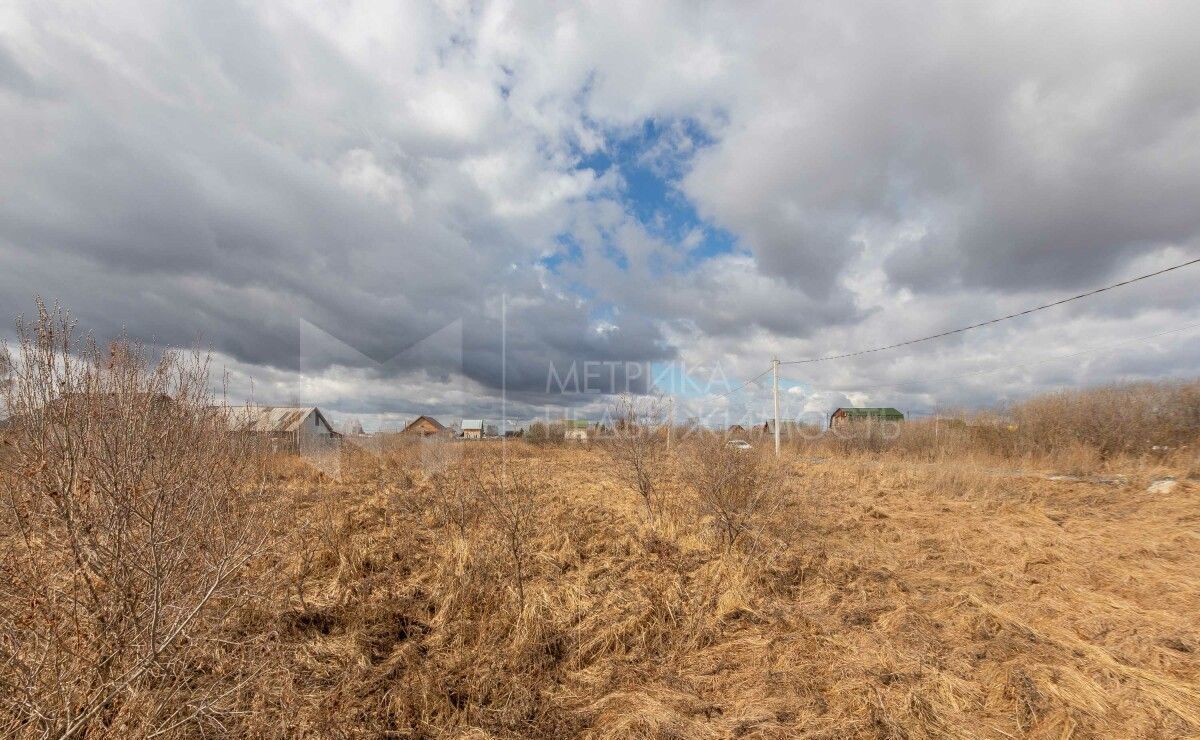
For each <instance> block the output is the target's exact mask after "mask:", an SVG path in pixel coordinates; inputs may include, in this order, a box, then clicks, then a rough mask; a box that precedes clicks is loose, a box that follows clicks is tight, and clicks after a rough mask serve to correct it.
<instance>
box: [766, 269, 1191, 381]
mask: <svg viewBox="0 0 1200 740" xmlns="http://www.w3.org/2000/svg"><path fill="white" fill-rule="evenodd" d="M1198 263H1200V258H1197V259H1194V260H1189V261H1187V262H1183V263H1181V264H1178V265H1173V266H1171V267H1166V268H1163V269H1162V270H1157V271H1155V272H1150V273H1147V274H1145V275H1139V276H1137V277H1135V278H1130V279H1128V280H1122V281H1121V282H1119V283H1113V284H1112V285H1106V286H1104V287H1103V288H1096V289H1094V290H1089V291H1087V292H1086V293H1080V294H1079V295H1073V296H1071V297H1070V298H1062V299H1060V300H1057V301H1054V302H1052V303H1044V304H1042V305H1040V306H1034V307H1033V308H1027V309H1025V310H1024V311H1018V312H1017V313H1010V314H1008V315H1007V316H1001V317H999V318H995V319H990V320H988V321H981V322H979V323H978V324H971V325H970V326H963V327H960V328H958V329H951V330H950V331H944V332H940V333H938V334H930V335H929V336H927V337H919V338H917V339H909V340H907V341H904V342H897V343H895V344H889V345H886V346H883V347H872V348H871V349H863V350H858V351H857V352H846V353H845V354H840V355H829V356H828V357H813V358H810V359H807V360H788V361H785V362H781V363H780V364H781V365H806V364H809V363H813V362H827V361H829V360H842V359H845V358H847V357H858V356H859V355H867V354H871V353H872V352H883V351H884V350H889V349H896V348H897V347H906V346H908V345H910V344H917V343H919V342H928V341H929V340H931V339H940V338H941V337H948V336H950V335H952V334H961V333H963V332H965V331H970V330H971V329H978V328H980V327H982V326H990V325H991V324H998V323H1000V322H1001V321H1008V320H1009V319H1015V318H1018V317H1020V316H1027V315H1029V314H1031V313H1034V312H1035V311H1042V310H1044V309H1047V308H1053V307H1055V306H1061V305H1062V304H1064V303H1070V302H1071V301H1077V300H1079V299H1080V298H1087V297H1088V296H1093V295H1096V294H1097V293H1103V292H1104V291H1106V290H1112V289H1114V288H1120V287H1122V286H1124V285H1129V284H1131V283H1136V282H1138V281H1139V280H1146V279H1147V278H1152V277H1156V276H1158V275H1162V274H1164V273H1168V272H1171V271H1172V270H1179V269H1182V268H1184V267H1188V266H1190V265H1195V264H1198ZM765 374H766V373H763V375H765ZM760 377H761V376H760Z"/></svg>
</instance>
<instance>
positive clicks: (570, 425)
mask: <svg viewBox="0 0 1200 740" xmlns="http://www.w3.org/2000/svg"><path fill="white" fill-rule="evenodd" d="M587 428H588V420H587V419H567V429H587Z"/></svg>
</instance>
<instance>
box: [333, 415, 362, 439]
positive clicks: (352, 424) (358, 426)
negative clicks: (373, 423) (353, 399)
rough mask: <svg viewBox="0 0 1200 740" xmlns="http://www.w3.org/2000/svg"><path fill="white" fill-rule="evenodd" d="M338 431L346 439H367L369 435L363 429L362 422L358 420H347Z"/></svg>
mask: <svg viewBox="0 0 1200 740" xmlns="http://www.w3.org/2000/svg"><path fill="white" fill-rule="evenodd" d="M337 431H338V432H339V433H341V434H342V435H343V436H346V437H365V436H366V434H367V432H366V430H364V429H363V425H362V422H361V421H359V420H358V419H347V420H346V421H344V422H342V425H341V428H340V429H338V430H337Z"/></svg>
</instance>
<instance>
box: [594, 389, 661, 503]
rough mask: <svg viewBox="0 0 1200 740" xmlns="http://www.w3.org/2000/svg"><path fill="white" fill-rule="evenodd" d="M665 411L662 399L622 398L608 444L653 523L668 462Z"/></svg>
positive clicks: (618, 469)
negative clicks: (659, 489)
mask: <svg viewBox="0 0 1200 740" xmlns="http://www.w3.org/2000/svg"><path fill="white" fill-rule="evenodd" d="M666 410H667V404H666V401H665V400H664V399H663V397H662V396H661V395H645V396H640V395H634V394H630V393H626V394H623V395H621V396H619V397H618V398H617V401H616V404H615V405H614V407H613V409H612V412H611V415H612V419H613V434H612V436H611V437H609V438H608V439H607V440H606V444H605V449H607V450H608V453H609V455H610V456H611V457H612V459H613V461H614V462H615V463H616V467H617V472H618V473H619V474H620V475H621V477H623V478H624V479H625V480H626V481H627V482H628V483H629V484H630V485H631V486H632V487H633V488H634V490H636V491H637V492H638V495H640V496H641V497H642V502H643V503H644V504H645V506H646V513H647V515H648V516H649V517H650V518H651V519H653V518H654V516H655V507H656V505H657V493H658V488H659V483H660V480H661V477H662V475H663V472H664V466H665V464H666V462H667V460H666V458H667V446H666V434H667V431H668V430H667V427H666V424H667V419H666Z"/></svg>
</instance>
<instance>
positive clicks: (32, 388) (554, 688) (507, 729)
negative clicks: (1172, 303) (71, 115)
mask: <svg viewBox="0 0 1200 740" xmlns="http://www.w3.org/2000/svg"><path fill="white" fill-rule="evenodd" d="M56 327H57V328H56ZM64 332H65V328H64V327H59V326H58V325H56V324H54V323H53V317H51V316H44V317H43V318H42V321H41V324H40V325H39V326H38V327H36V329H35V330H33V331H32V332H31V333H30V334H27V335H26V340H25V343H24V344H23V345H22V348H21V351H22V353H23V354H22V355H21V356H20V358H19V361H18V362H15V363H14V367H15V368H17V371H16V374H15V377H14V378H13V382H12V383H10V384H9V386H8V387H7V389H6V403H7V406H8V408H10V409H13V410H14V411H15V413H14V415H13V416H12V421H11V423H10V425H9V426H8V428H7V429H6V430H5V431H4V433H3V438H2V440H0V441H2V443H3V445H2V447H0V492H2V494H3V495H2V496H0V736H3V737H15V738H45V737H79V738H82V737H87V738H125V737H172V738H173V737H188V738H192V737H195V738H199V737H205V738H212V737H236V738H295V737H304V738H480V739H482V738H563V737H581V738H736V737H741V738H783V737H808V738H848V737H850V738H854V737H861V738H940V737H963V738H1012V737H1037V738H1071V737H1076V738H1091V737H1117V738H1179V737H1196V736H1200V619H1197V614H1198V613H1200V476H1198V475H1197V466H1196V458H1195V452H1194V451H1195V445H1194V443H1181V442H1180V440H1181V439H1185V438H1188V437H1186V435H1187V434H1193V435H1194V432H1195V428H1196V427H1195V426H1194V425H1193V422H1192V417H1190V416H1188V414H1195V413H1196V410H1197V408H1200V406H1187V405H1186V403H1183V405H1182V406H1181V405H1180V404H1179V403H1176V404H1175V405H1174V406H1173V408H1177V409H1179V408H1182V409H1183V413H1182V414H1174V415H1173V416H1171V418H1169V419H1167V418H1166V415H1165V414H1164V413H1162V411H1161V408H1162V405H1161V403H1160V400H1161V399H1162V398H1163V397H1169V398H1173V399H1176V400H1178V399H1180V398H1182V399H1184V401H1186V399H1188V398H1194V394H1195V389H1196V386H1195V384H1192V385H1184V386H1167V385H1163V386H1137V387H1127V388H1123V389H1111V390H1104V391H1101V392H1098V394H1099V395H1098V396H1097V397H1099V398H1101V399H1104V400H1105V402H1106V403H1107V402H1111V401H1112V400H1113V399H1117V400H1119V401H1120V403H1119V404H1118V405H1119V408H1120V410H1121V411H1120V413H1121V414H1123V415H1124V416H1123V418H1121V419H1116V420H1109V422H1108V423H1107V424H1096V425H1092V426H1088V424H1086V423H1085V421H1086V420H1087V419H1090V418H1091V417H1086V419H1084V420H1078V421H1076V422H1075V426H1074V427H1071V426H1067V427H1064V426H1063V424H1064V423H1066V422H1064V419H1066V420H1067V421H1069V420H1070V417H1069V415H1066V414H1064V413H1059V411H1061V410H1062V409H1063V408H1064V407H1070V408H1075V407H1080V406H1085V405H1086V403H1087V399H1088V398H1091V397H1092V396H1086V395H1085V396H1077V397H1069V396H1059V397H1049V398H1044V399H1037V400H1035V401H1034V402H1031V404H1030V405H1027V406H1025V407H1022V408H1018V409H1017V410H1015V411H1014V413H1013V415H1012V418H1015V419H1017V420H1018V423H1015V424H997V423H993V422H992V421H988V420H972V422H971V423H965V422H964V423H959V424H952V425H949V426H948V427H947V428H946V429H942V428H940V427H939V428H937V429H934V430H932V431H931V430H930V429H929V428H928V426H922V425H920V424H912V425H909V426H907V427H905V428H904V431H903V433H902V434H901V435H900V436H899V437H896V438H884V437H881V436H878V435H875V434H874V433H873V432H871V433H868V434H866V435H865V436H864V438H863V439H860V440H844V439H828V438H823V439H820V440H813V441H809V442H806V443H805V444H798V445H795V446H792V445H789V446H788V447H787V448H786V449H785V451H784V455H783V456H782V458H781V459H780V460H778V461H776V460H775V458H774V457H773V456H772V455H770V454H769V452H768V448H769V444H766V443H762V442H760V443H756V445H755V448H754V449H753V450H751V451H746V452H743V451H737V450H731V449H730V448H728V447H727V446H725V445H724V444H723V441H722V440H720V439H719V438H717V437H713V436H708V435H696V436H693V437H692V438H689V439H684V440H680V439H677V440H676V441H675V445H674V446H673V447H672V448H671V449H670V450H668V449H666V447H665V444H664V436H663V435H660V434H645V435H639V434H632V433H631V434H628V435H625V436H618V438H617V439H614V440H611V441H608V442H605V443H603V444H590V445H578V446H563V445H544V446H534V445H530V444H526V443H520V442H512V443H507V444H504V445H501V444H500V443H460V442H435V443H430V444H424V443H421V444H395V445H389V446H386V447H383V448H380V449H376V450H374V451H367V450H361V449H358V448H356V447H353V446H347V447H346V448H345V450H344V452H343V454H342V455H341V457H340V459H338V460H336V461H335V462H336V465H335V466H334V467H333V468H328V467H327V468H326V469H325V470H323V471H322V470H318V468H317V467H314V466H313V465H311V464H309V462H306V461H305V460H303V459H300V458H279V457H273V458H271V457H264V456H262V455H259V454H257V452H256V451H255V450H254V449H252V448H250V447H247V446H246V445H244V444H243V443H242V442H243V441H241V440H237V439H234V438H231V437H230V436H229V435H226V434H224V433H223V431H222V428H221V427H220V426H219V425H218V424H216V423H215V422H214V418H213V415H212V414H209V413H207V412H206V411H205V409H206V408H207V403H209V402H210V401H211V399H209V398H208V397H207V396H206V391H205V389H206V388H207V387H208V383H207V368H206V367H205V366H204V364H203V362H202V360H200V359H198V358H192V359H191V360H189V359H188V358H187V357H186V356H175V355H171V356H168V357H166V358H164V359H163V360H162V362H160V363H158V364H157V365H155V364H151V363H148V362H147V361H146V360H145V357H144V356H143V355H142V354H140V353H139V352H138V351H137V349H136V348H135V347H131V346H128V345H117V346H114V347H112V348H108V349H107V350H105V351H100V350H98V349H97V348H96V347H94V346H92V345H88V344H86V343H85V345H84V346H82V347H80V348H78V351H77V352H76V353H74V354H72V355H64V354H63V352H62V349H61V348H63V347H70V346H72V345H71V343H70V342H69V341H64V339H63V335H64ZM51 391H53V392H51ZM1114 394H1115V395H1114ZM1164 394H1165V395H1164ZM1188 394H1193V395H1191V396H1189V395H1188ZM1093 395H1095V394H1093ZM1181 403H1182V402H1181ZM1039 404H1041V406H1039ZM1044 407H1049V408H1051V409H1057V410H1058V411H1056V412H1055V413H1054V414H1053V415H1051V416H1043V417H1038V416H1037V415H1036V414H1035V413H1033V411H1036V410H1037V409H1038V408H1044ZM1138 408H1141V409H1143V412H1142V413H1140V414H1138V413H1134V411H1136V409H1138ZM1131 409H1132V410H1134V411H1131ZM1022 414H1024V416H1022ZM1084 416H1086V415H1084ZM1039 419H1041V421H1039ZM1047 419H1050V420H1052V421H1053V426H1051V427H1047V426H1046V424H1047V423H1048V422H1047V421H1046V420H1047ZM1164 419H1165V421H1164ZM1118 423H1120V424H1125V425H1126V427H1125V429H1126V431H1125V432H1124V433H1117V432H1115V431H1114V425H1115V424H1118ZM1039 424H1041V426H1039ZM1072 430H1074V431H1072ZM1129 430H1134V431H1129ZM1052 435H1057V436H1052ZM1180 435H1184V436H1180ZM1047 437H1050V438H1053V439H1054V440H1056V441H1055V442H1054V443H1053V444H1042V441H1043V440H1044V439H1046V438H1047ZM1159 439H1162V440H1163V441H1169V442H1170V443H1171V444H1169V445H1165V446H1166V447H1170V449H1169V450H1163V449H1161V448H1162V447H1163V446H1164V445H1158V447H1159V448H1160V449H1157V450H1154V449H1153V447H1154V446H1153V445H1152V446H1151V447H1150V448H1147V446H1146V443H1147V441H1156V440H1159ZM763 442H765V441H763ZM1185 444H1188V446H1185ZM1147 449H1149V450H1150V451H1147ZM1055 473H1060V474H1063V475H1053V474H1055ZM1168 476H1170V477H1173V478H1174V479H1176V482H1175V483H1174V485H1167V486H1156V487H1154V489H1153V490H1150V484H1151V483H1152V482H1154V481H1156V480H1158V479H1162V478H1165V477H1168Z"/></svg>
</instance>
